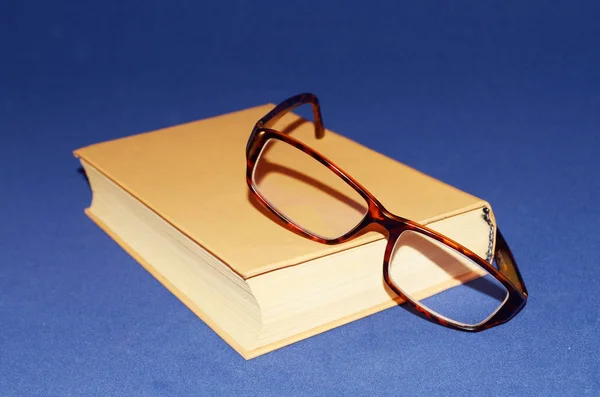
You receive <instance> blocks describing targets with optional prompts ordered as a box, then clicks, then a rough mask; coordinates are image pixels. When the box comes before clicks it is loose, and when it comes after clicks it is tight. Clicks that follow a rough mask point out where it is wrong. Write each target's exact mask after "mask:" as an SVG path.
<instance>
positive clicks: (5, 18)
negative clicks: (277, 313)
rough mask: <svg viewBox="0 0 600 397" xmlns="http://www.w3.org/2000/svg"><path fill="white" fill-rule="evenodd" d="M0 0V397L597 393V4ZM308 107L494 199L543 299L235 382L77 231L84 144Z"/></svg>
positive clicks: (373, 321) (243, 364) (256, 370)
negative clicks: (76, 154)
mask: <svg viewBox="0 0 600 397" xmlns="http://www.w3.org/2000/svg"><path fill="white" fill-rule="evenodd" d="M201 3H203V2H192V1H188V2H166V1H165V2H158V1H144V2H142V1H118V2H117V1H109V0H107V1H102V2H85V1H63V2H42V1H10V0H9V1H8V2H7V1H3V2H2V4H1V5H0V54H1V55H0V57H1V61H0V219H1V223H0V395H2V396H13V395H14V396H28V395H40V396H67V395H77V396H79V395H98V396H106V395H202V394H209V393H211V394H217V393H223V394H233V393H239V394H249V395H259V394H260V395H281V393H282V392H284V391H285V392H286V393H287V394H289V395H304V394H323V395H331V394H338V393H345V394H363V395H367V394H368V395H385V394H391V393H393V394H396V395H397V394H400V395H432V394H438V395H440V394H441V395H458V394H467V395H471V394H476V395H519V396H520V395H540V396H548V395H577V396H579V395H599V394H600V376H599V374H600V360H599V357H600V355H599V353H600V351H599V350H600V348H599V346H600V330H599V326H600V304H598V292H599V289H600V272H599V269H600V264H599V262H600V261H599V259H600V254H599V252H600V238H599V231H600V227H599V221H600V206H599V204H598V198H599V197H600V177H599V176H598V172H599V171H600V160H599V159H598V152H599V150H600V116H599V114H600V112H599V109H600V73H599V72H598V71H599V70H600V51H598V48H599V47H598V43H599V42H600V24H599V23H598V17H599V16H600V8H599V7H600V6H599V3H598V2H588V3H583V2H573V1H570V2H552V3H551V4H552V5H551V6H549V5H545V4H547V2H486V5H485V6H484V5H482V4H480V2H450V5H449V4H447V3H448V2H442V1H439V2H427V3H426V4H425V3H424V4H423V5H420V4H414V3H419V2H412V3H411V4H408V2H407V4H402V5H400V2H395V3H394V4H395V5H394V6H390V5H387V6H379V5H377V4H376V2H368V3H360V4H359V5H357V6H354V5H350V4H349V2H340V3H339V4H337V5H333V3H331V4H329V3H328V4H327V5H319V4H318V2H309V1H302V2H295V1H292V2H288V1H279V2H273V3H270V4H263V3H259V2H241V1H240V2H224V1H216V2H212V3H210V5H200V4H201ZM302 91H313V92H315V93H316V94H317V95H319V98H320V99H321V102H322V106H323V112H324V113H323V116H324V121H325V124H326V125H327V126H328V127H329V128H331V129H333V130H335V131H339V132H341V133H344V134H346V135H348V136H350V137H351V138H353V139H355V140H357V141H359V142H361V143H363V144H366V145H368V146H370V147H372V148H374V149H376V150H378V151H381V152H383V153H385V154H387V155H389V156H392V157H394V158H396V159H398V160H401V161H403V162H405V163H407V164H410V165H412V166H414V167H416V168H418V169H420V170H422V171H424V172H427V173H429V174H431V175H433V176H435V177H438V178H440V179H442V180H444V181H447V182H449V183H452V184H454V185H456V186H458V187H460V188H461V189H464V190H466V191H468V192H471V193H473V194H475V195H478V196H481V197H484V198H486V199H487V200H489V201H490V202H491V204H492V205H493V207H494V210H495V212H496V216H497V218H498V220H499V223H500V226H501V229H502V230H503V233H504V235H505V237H506V238H507V240H508V241H509V243H510V244H511V247H512V249H513V251H514V253H515V255H516V257H517V259H518V262H519V264H520V267H521V270H522V273H523V276H524V278H525V280H526V282H527V286H528V288H529V291H530V294H531V296H530V300H529V303H528V305H527V307H526V308H525V310H524V311H523V312H522V313H521V314H520V315H519V316H518V317H516V318H515V319H514V320H513V321H511V322H510V323H508V324H506V325H504V326H501V327H498V328H495V329H492V330H489V331H486V332H483V333H479V334H466V333H460V332H456V331H451V330H448V329H444V328H442V327H439V326H437V325H434V324H431V323H428V322H426V321H424V320H422V319H420V318H418V317H416V316H414V315H412V314H410V313H409V312H407V311H405V310H403V309H402V308H394V309H391V310H388V311H385V312H384V313H380V314H377V315H374V316H371V317H369V318H365V319H363V320H360V321H358V322H354V323H352V324H349V325H347V326H344V327H341V328H338V329H335V330H332V331H330V332H327V333H325V334H322V335H319V336H316V337H314V338H311V339H309V340H306V341H303V342H300V343H297V344H294V345H292V346H290V347H288V348H285V349H282V350H279V351H276V352H273V353H271V354H268V355H265V356H262V357H259V358H257V359H255V360H252V361H248V362H247V361H244V360H243V359H242V358H241V357H239V356H238V355H237V353H235V352H234V351H233V350H232V349H231V348H229V347H228V346H227V345H226V344H225V343H224V342H223V341H221V340H220V339H219V337H217V336H216V335H215V334H214V333H213V332H212V331H211V330H210V329H209V328H208V327H207V326H206V325H204V324H203V323H202V322H201V321H199V320H198V319H197V318H196V317H195V316H194V315H193V314H192V313H191V312H190V311H188V310H187V309H186V308H185V307H184V306H183V305H182V304H180V303H179V302H178V301H177V299H176V298H174V297H173V296H172V295H170V294H169V293H168V292H167V291H166V290H165V289H164V288H163V287H162V286H161V285H160V284H159V283H158V282H157V281H155V280H154V279H153V278H152V277H151V276H150V275H149V274H148V273H146V272H145V271H144V270H143V269H142V267H141V266H139V265H138V264H137V263H136V262H135V261H134V260H133V259H132V258H130V257H129V256H128V255H127V254H126V253H125V252H123V251H122V250H121V249H120V248H119V247H118V246H117V245H116V244H115V243H114V242H113V241H112V240H110V238H109V237H107V236H106V235H105V234H104V233H103V232H102V231H101V230H100V229H98V228H97V227H96V226H95V225H94V224H93V223H92V222H91V221H90V220H89V219H88V218H86V217H85V216H84V215H83V212H82V211H83V208H85V207H86V206H87V205H88V204H89V202H90V192H89V189H88V186H87V184H86V182H85V180H84V178H83V177H82V175H81V174H80V173H79V172H78V171H77V170H78V163H77V161H76V160H75V159H74V158H73V157H72V155H71V151H72V150H73V149H75V148H77V147H80V146H83V145H86V144H90V143H94V142H98V141H103V140H107V139H112V138H117V137H121V136H125V135H129V134H133V133H136V132H141V131H147V130H152V129H156V128H159V127H164V126H168V125H173V124H177V123H181V122H186V121H191V120H196V119H200V118H203V117H208V116H212V115H215V114H219V113H225V112H229V111H232V110H236V109H241V108H245V107H249V106H254V105H257V104H262V103H265V102H276V101H279V100H281V99H284V98H286V97H287V96H289V95H292V94H296V93H298V92H302Z"/></svg>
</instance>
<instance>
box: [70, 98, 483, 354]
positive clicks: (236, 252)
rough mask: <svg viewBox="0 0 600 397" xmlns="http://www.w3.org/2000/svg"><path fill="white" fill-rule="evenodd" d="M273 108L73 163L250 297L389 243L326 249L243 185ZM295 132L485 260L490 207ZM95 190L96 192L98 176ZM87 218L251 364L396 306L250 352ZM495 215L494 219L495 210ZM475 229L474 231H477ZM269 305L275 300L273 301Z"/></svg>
mask: <svg viewBox="0 0 600 397" xmlns="http://www.w3.org/2000/svg"><path fill="white" fill-rule="evenodd" d="M273 107H274V105H273V104H267V105H263V106H256V107H253V108H249V109H245V110H241V111H236V112H232V113H228V114H224V115H220V116H216V117H212V118H208V119H204V120H199V121H195V122H190V123H186V124H182V125H177V126H173V127H168V128H163V129H160V130H156V131H151V132H146V133H140V134H136V135H132V136H128V137H124V138H121V139H116V140H112V141H107V142H101V143H96V144H92V145H90V146H87V147H83V148H80V149H78V150H76V151H75V156H76V157H78V158H79V159H80V160H81V161H82V163H83V164H84V168H85V169H86V172H87V173H88V176H90V172H89V171H90V169H94V172H97V173H98V175H101V176H102V177H103V178H106V179H107V180H109V181H110V183H111V184H113V185H114V186H115V187H117V188H118V189H122V190H123V191H124V192H126V194H127V195H128V197H130V198H131V199H132V200H136V201H138V202H139V203H140V204H141V205H142V206H144V207H145V209H147V210H148V212H149V213H152V215H153V216H156V217H157V219H160V221H161V222H164V223H165V225H168V226H169V227H170V228H172V229H173V230H176V231H177V232H178V233H181V235H182V236H184V237H185V238H186V239H187V240H186V241H190V242H193V243H194V244H197V246H198V247H200V248H201V249H202V250H203V251H205V252H206V253H207V255H210V256H211V258H213V259H214V260H215V261H217V262H218V263H222V264H224V265H225V266H226V267H227V268H228V271H230V272H232V273H233V274H235V277H238V278H239V280H238V281H236V282H240V283H248V284H249V285H250V286H252V285H254V287H255V289H254V290H252V288H251V292H250V293H251V294H255V293H256V289H258V287H256V286H257V285H258V284H260V282H261V281H260V278H261V276H265V275H269V274H271V273H277V272H282V271H283V270H285V269H288V268H293V267H302V266H303V264H308V263H310V262H311V261H315V260H317V259H319V258H328V257H333V256H334V254H337V253H340V252H343V251H346V250H353V249H357V248H360V247H362V246H368V245H370V244H372V243H376V242H378V241H381V240H383V239H384V236H383V235H381V234H379V233H375V232H370V233H366V234H364V235H362V236H360V237H359V238H356V239H354V240H352V241H349V242H347V243H344V244H340V245H324V244H320V243H318V242H314V241H311V240H309V239H306V238H303V237H301V236H298V235H296V234H294V233H292V232H290V231H289V230H287V229H285V228H283V227H281V225H280V224H278V223H277V222H274V220H273V217H272V216H270V215H269V213H268V212H267V211H264V210H262V209H261V208H260V205H259V204H258V203H256V202H255V201H254V199H253V198H252V196H251V195H250V192H249V189H248V186H247V185H246V180H245V176H246V159H245V146H246V143H247V140H248V137H249V135H250V132H251V131H252V127H253V126H254V124H255V123H256V121H257V120H258V119H260V118H261V117H262V116H263V115H264V114H266V113H267V112H268V111H269V110H270V109H272V108H273ZM291 125H294V126H295V128H294V129H293V131H292V132H291V134H292V136H294V137H295V138H297V139H299V140H301V141H303V142H305V143H307V144H309V145H310V146H311V147H313V148H314V149H316V150H318V151H319V152H321V153H322V154H324V155H325V156H326V157H328V158H329V159H331V160H332V161H334V162H335V163H336V164H337V165H338V166H340V167H341V168H342V169H344V170H345V171H346V172H348V173H349V174H350V175H352V176H353V177H354V178H355V179H357V180H358V181H359V182H360V183H361V184H363V185H364V186H365V187H366V188H367V189H368V190H369V191H370V192H371V193H373V194H374V195H375V196H376V197H377V198H378V199H379V200H380V201H381V202H382V203H383V205H384V206H386V208H388V209H389V210H390V211H391V212H393V213H395V214H398V215H400V216H403V217H406V218H409V219H412V220H415V221H417V222H420V223H423V224H426V225H429V226H430V227H432V228H435V229H437V230H439V231H441V232H443V233H446V234H448V235H449V236H450V237H452V238H454V239H456V240H457V241H459V242H460V243H462V244H464V245H466V246H467V247H469V248H471V249H472V250H474V251H475V252H477V253H480V254H481V255H483V254H484V253H485V252H486V250H487V249H488V246H487V245H488V239H487V237H488V235H489V233H488V231H489V229H486V227H487V225H486V224H485V222H484V221H483V220H482V219H480V218H481V216H480V212H479V211H480V210H481V208H482V207H484V206H487V207H488V208H491V207H490V205H489V204H488V203H487V202H486V201H484V200H482V199H480V198H478V197H475V196H473V195H471V194H468V193H466V192H463V191H461V190H459V189H456V188H454V187H452V186H450V185H448V184H446V183H443V182H442V181H439V180H437V179H435V178H432V177H430V176H428V175H425V174H423V173H421V172H419V171H418V170H415V169H413V168H411V167H409V166H407V165H405V164H402V163H401V162H399V161H396V160H394V159H391V158H389V157H386V156H384V155H382V154H380V153H378V152H376V151H374V150H371V149H369V148H368V147H366V146H364V145H361V144H359V143H357V142H355V141H353V140H350V139H348V138H346V137H344V136H343V135H341V134H338V133H336V132H333V131H331V130H329V129H326V132H325V137H324V138H322V139H319V140H317V139H315V138H314V127H313V125H312V123H310V122H303V120H302V119H301V118H300V116H298V115H296V114H294V113H290V114H287V115H286V116H284V117H283V118H282V119H281V120H279V121H278V123H277V124H276V125H275V128H281V129H285V128H286V127H289V126H291ZM326 127H327V125H326ZM289 166H290V167H293V164H289ZM96 179H97V178H96V177H94V180H96ZM90 183H91V187H92V191H94V190H95V182H93V181H92V178H90ZM98 186H100V185H99V184H98ZM98 189H99V188H98ZM95 194H96V192H94V195H95ZM132 202H133V201H132ZM87 212H88V214H89V215H90V216H91V217H92V219H94V220H95V221H96V222H97V223H98V224H99V225H101V226H102V227H103V229H104V230H106V231H107V232H109V233H110V234H111V235H112V237H113V238H114V239H115V240H116V241H117V242H118V243H119V244H121V245H122V246H123V247H124V248H125V249H126V250H127V251H128V252H129V253H131V254H132V255H133V256H134V257H136V259H137V260H138V261H139V262H140V263H141V264H142V265H144V266H145V267H146V268H147V269H148V270H149V271H150V272H151V273H152V274H153V275H154V276H155V277H157V278H158V279H159V280H160V281H161V282H162V283H163V284H165V286H167V287H168V288H169V289H170V290H171V291H172V292H173V293H174V294H175V295H177V296H178V297H179V298H180V299H181V300H182V301H183V302H184V303H186V305H188V307H190V308H191V309H192V310H194V312H196V313H197V314H198V315H199V316H200V317H202V318H203V320H204V321H206V322H207V323H209V325H211V327H213V329H215V331H217V332H218V333H219V334H220V335H221V336H223V338H224V339H225V340H227V341H228V342H229V343H230V344H231V345H232V346H234V348H236V350H238V352H240V353H241V354H242V355H243V356H244V357H246V358H249V357H252V356H255V355H257V354H261V353H263V352H266V351H270V350H272V349H274V348H276V347H280V346H283V345H286V344H288V343H291V342H293V341H295V340H299V339H302V338H305V337H307V336H310V335H313V334H315V333H318V332H322V331H323V330H326V329H329V328H331V327H332V326H336V325H340V324H343V323H345V322H348V321H351V320H352V319H356V318H360V317H362V316H364V315H367V314H370V313H373V312H375V311H378V310H381V309H383V308H385V307H390V306H391V305H393V297H388V299H387V302H384V303H380V304H378V305H372V307H371V308H368V309H367V308H364V309H362V311H361V312H346V313H345V315H344V316H342V317H340V318H335V319H332V320H331V321H329V323H328V324H321V325H319V326H316V327H313V328H311V329H305V330H303V331H302V332H297V333H296V334H295V335H293V334H290V333H288V334H286V335H283V334H285V333H283V334H282V335H283V336H282V337H281V338H280V339H277V337H273V338H271V339H268V338H267V339H268V340H267V339H265V340H264V341H263V342H260V343H259V342H252V343H250V342H245V343H246V345H245V346H244V343H240V342H239V341H236V340H235V339H236V338H234V337H232V335H231V333H232V332H234V331H230V332H229V331H225V330H224V329H225V328H226V326H222V325H219V324H215V321H214V318H212V317H213V316H211V315H207V313H206V310H205V309H203V308H202V303H201V302H200V303H199V302H197V300H199V299H200V298H197V299H196V298H194V299H192V298H190V296H188V294H186V293H185V292H183V291H182V288H180V287H178V285H177V282H173V280H169V276H168V275H166V274H165V272H164V271H161V270H160V269H159V266H154V265H153V264H152V263H150V262H151V260H150V259H148V258H144V255H143V253H141V252H138V249H136V248H133V247H132V244H127V243H125V242H124V241H123V240H122V239H121V237H120V236H119V232H117V231H115V230H113V229H115V228H117V226H115V227H112V226H111V225H109V224H108V221H105V220H104V219H102V216H100V214H99V213H94V206H93V205H92V207H91V208H90V209H88V211H87ZM96 212H99V211H96ZM468 213H472V214H475V215H472V216H471V217H470V218H469V219H470V220H469V222H471V223H470V224H469V225H470V226H469V227H461V225H460V223H457V222H450V221H448V222H444V221H445V220H450V219H452V218H455V219H459V216H461V215H463V214H468ZM491 216H492V220H493V212H492V214H491ZM465 219H466V218H465ZM465 222H466V221H465ZM473 224H475V225H476V227H471V226H473ZM464 225H467V223H465V224H464ZM144 227H145V226H144ZM459 231H460V232H459ZM137 234H144V230H138V231H137ZM140 247H141V246H140ZM372 268H373V270H372V271H373V272H374V273H377V272H379V273H380V272H381V266H380V263H373V264H372ZM200 277H202V276H200ZM313 277H318V275H317V276H313ZM252 283H254V284H252ZM263 295H265V294H263ZM266 295H268V294H266ZM266 295H265V296H266ZM271 295H272V294H271ZM265 299H266V298H265ZM270 299H277V298H276V297H273V296H271V297H270ZM259 306H260V302H259ZM263 315H264V314H263ZM263 321H264V318H263ZM263 325H264V324H263ZM257 332H258V331H257ZM261 343H262V344H261Z"/></svg>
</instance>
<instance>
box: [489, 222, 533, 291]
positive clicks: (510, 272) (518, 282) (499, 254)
mask: <svg viewBox="0 0 600 397" xmlns="http://www.w3.org/2000/svg"><path fill="white" fill-rule="evenodd" d="M495 251H496V252H495V255H494V256H495V257H496V263H497V264H498V270H499V271H500V273H502V274H503V275H504V276H506V278H508V279H509V280H510V281H511V282H512V283H513V285H514V286H515V287H516V288H517V290H519V292H520V293H521V294H523V295H525V296H527V295H528V292H527V288H526V287H525V283H524V282H523V278H522V277H521V273H520V272H519V268H518V267H517V263H516V262H515V258H514V257H513V254H512V252H511V251H510V248H509V247H508V244H507V242H506V240H505V239H504V237H503V236H502V233H500V229H497V235H496V250H495Z"/></svg>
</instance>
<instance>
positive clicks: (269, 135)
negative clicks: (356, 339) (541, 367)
mask: <svg viewBox="0 0 600 397" xmlns="http://www.w3.org/2000/svg"><path fill="white" fill-rule="evenodd" d="M304 104H310V105H312V109H313V113H314V125H315V134H316V138H317V139H321V138H323V136H324V133H325V129H324V126H323V119H322V116H321V108H320V106H319V101H318V99H317V97H316V96H315V95H313V94H310V93H304V94H299V95H296V96H293V97H291V98H288V99H287V100H285V101H283V102H281V103H280V104H279V105H277V106H276V107H275V108H273V110H271V111H270V112H269V113H267V114H266V115H265V116H264V117H263V118H261V119H260V120H258V122H257V123H256V125H255V126H254V129H253V130H252V133H251V135H250V138H249V140H248V144H247V146H246V159H247V171H246V180H247V183H248V186H249V188H250V190H251V191H252V193H253V195H254V196H255V197H256V198H257V199H258V201H259V202H260V203H261V204H262V205H263V206H264V207H265V208H267V209H268V210H269V211H271V212H272V213H273V214H274V215H275V216H276V217H277V218H279V219H280V220H281V221H283V223H284V224H285V227H287V228H288V229H289V230H291V231H293V232H296V233H297V234H300V235H301V236H304V237H307V238H309V239H311V240H313V241H317V242H320V243H323V244H340V243H343V242H346V241H348V240H351V239H353V238H355V237H357V236H358V235H360V234H361V232H363V231H365V230H366V229H367V228H369V227H371V226H375V225H379V226H380V227H382V228H383V229H384V233H385V235H386V237H387V245H386V248H385V254H384V257H383V276H384V280H385V282H386V283H387V285H389V287H390V288H391V289H392V290H393V291H394V292H395V293H396V294H397V295H398V296H399V297H400V299H402V300H403V301H405V302H406V303H407V304H408V305H410V307H412V308H413V309H414V310H416V311H417V312H418V313H420V314H421V315H423V316H424V317H426V318H427V319H429V320H431V321H433V322H435V323H438V324H440V325H442V326H445V327H449V328H452V329H457V330H462V331H471V332H477V331H482V330H484V329H488V328H491V327H494V326H497V325H500V324H503V323H505V322H507V321H509V320H510V319H511V318H513V317H514V316H515V315H516V314H517V313H518V312H519V311H520V310H521V309H522V308H523V307H524V306H525V303H526V301H527V295H528V293H527V289H526V287H525V284H524V282H523V279H522V277H521V274H520V272H519V270H518V268H517V264H516V262H515V260H514V257H513V255H512V253H511V251H510V248H509V247H508V244H507V243H506V241H505V239H504V237H503V236H502V234H501V233H500V230H499V229H498V228H497V233H496V244H495V248H494V255H493V256H492V255H491V247H490V251H489V252H488V259H487V260H486V259H483V258H481V257H480V256H478V255H477V254H475V253H474V252H473V251H471V250H470V249H468V248H466V247H465V246H463V245H461V244H459V243H457V242H456V241H453V240H452V239H450V238H448V237H447V236H444V235H443V234H440V233H438V232H436V231H434V230H432V229H430V228H428V227H426V226H424V225H421V224H419V223H417V222H415V221H412V220H409V219H406V218H403V217H401V216H398V215H395V214H392V213H390V212H389V211H388V210H387V209H385V207H384V206H383V205H382V204H381V203H380V202H379V201H378V200H377V199H376V198H375V197H374V196H373V195H372V194H371V193H370V192H368V191H367V189H365V188H364V187H363V186H362V185H361V184H360V183H359V182H358V181H356V180H355V179H354V178H352V177H351V176H350V175H348V174H347V173H346V172H345V171H343V170H342V169H341V168H340V167H338V166H337V165H336V164H334V163H333V162H332V161H330V160H329V159H327V158H326V157H325V156H323V155H322V154H321V153H319V152H317V151H316V150H314V149H312V148H310V147H309V146H308V145H306V144H305V143H303V142H300V141H299V140H297V139H295V138H293V137H291V136H289V135H288V134H286V133H283V132H280V131H277V130H274V129H272V128H269V127H270V126H272V125H273V124H274V123H275V122H276V121H277V120H279V119H280V118H281V117H282V116H283V115H285V114H286V113H288V112H290V111H292V110H293V109H295V108H296V107H298V106H301V105H304ZM289 164H294V166H293V168H290V167H289ZM488 214H489V210H488V209H487V208H485V209H484V218H485V219H486V221H487V222H488V224H489V225H490V226H491V227H493V225H492V223H491V221H490V219H489V216H488ZM491 233H493V232H491ZM492 237H493V236H492ZM426 258H429V259H428V260H429V262H427V261H423V259H426ZM431 258H434V259H433V262H434V263H435V264H434V267H433V268H432V267H431V264H429V265H426V263H431V261H432V259H431ZM492 258H494V259H495V260H493V259H492ZM419 266H430V267H429V268H428V269H427V271H428V272H429V273H428V274H430V275H432V277H433V276H434V275H435V274H436V273H439V272H440V271H441V272H445V273H444V274H446V275H448V274H449V275H452V276H453V277H454V278H455V279H456V280H459V281H460V282H459V284H460V286H461V287H462V286H467V287H468V288H458V287H457V288H451V289H448V290H447V291H449V295H448V294H446V292H447V291H444V293H441V294H435V295H433V296H427V297H425V296H423V291H422V289H423V286H420V287H419V286H415V285H414V283H413V282H414V279H415V278H414V274H415V271H416V270H418V269H417V267H419ZM411 276H412V277H411ZM429 295H430V294H429Z"/></svg>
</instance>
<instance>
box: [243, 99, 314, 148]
mask: <svg viewBox="0 0 600 397" xmlns="http://www.w3.org/2000/svg"><path fill="white" fill-rule="evenodd" d="M308 103H310V104H311V105H312V108H313V113H314V121H315V135H316V137H317V139H320V138H323V136H324V135H325V127H324V126H323V116H322V115H321V106H320V105H319V100H318V99H317V97H316V96H315V95H314V94H311V93H303V94H298V95H295V96H293V97H290V98H288V99H286V100H285V101H283V102H281V103H280V104H279V105H277V106H275V107H274V108H273V109H272V110H271V111H270V112H269V113H267V114H266V115H265V116H264V117H263V118H261V119H260V120H258V122H257V123H256V125H255V126H254V129H255V130H256V129H257V128H260V127H265V128H269V127H270V126H272V125H273V124H275V123H276V122H277V120H279V119H280V118H281V117H282V116H284V115H285V114H287V113H289V112H291V111H292V110H294V109H295V108H297V107H299V106H302V105H304V104H308Z"/></svg>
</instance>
